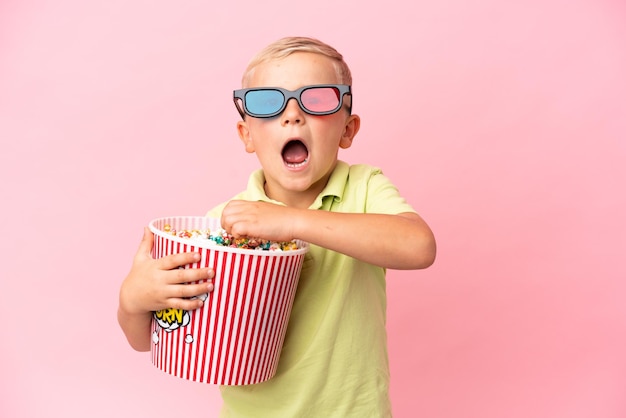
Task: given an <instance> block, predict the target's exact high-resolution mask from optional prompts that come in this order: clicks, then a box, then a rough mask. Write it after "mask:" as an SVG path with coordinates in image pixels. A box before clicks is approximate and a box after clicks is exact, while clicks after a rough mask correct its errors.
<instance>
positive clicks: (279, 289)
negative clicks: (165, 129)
mask: <svg viewBox="0 0 626 418" xmlns="http://www.w3.org/2000/svg"><path fill="white" fill-rule="evenodd" d="M166 225H169V226H171V228H172V229H175V230H176V231H181V230H207V229H211V230H215V229H220V224H219V219H214V218H205V217H192V216H186V217H185V216H179V217H169V218H160V219H155V220H153V221H152V222H150V225H149V227H150V230H151V231H152V232H153V233H154V234H155V242H154V247H153V249H152V253H153V257H155V258H160V257H164V256H166V255H170V254H175V253H181V252H199V253H200V254H201V259H200V261H199V262H197V263H194V264H189V265H186V266H184V267H181V268H203V267H211V268H213V270H215V278H214V279H213V283H214V290H213V292H210V293H208V294H206V295H203V296H202V298H203V299H205V301H204V305H203V306H202V308H199V309H196V310H194V311H184V310H181V309H165V310H162V311H158V312H154V314H153V318H152V324H151V335H152V344H151V358H152V363H153V364H154V365H155V366H156V367H157V368H159V369H161V370H162V371H164V372H166V373H169V374H171V375H174V376H178V377H180V378H183V379H187V380H191V381H195V382H203V383H210V384H219V385H250V384H255V383H260V382H264V381H266V380H269V379H271V378H272V377H273V376H274V374H275V373H276V368H277V366H278V359H279V357H280V351H281V348H282V345H283V341H284V338H285V331H286V329H287V323H288V321H289V314H290V313H291V307H292V304H293V299H294V296H295V292H296V287H297V285H298V279H299V277H300V271H301V269H302V263H303V261H304V255H305V253H306V252H307V251H308V244H307V243H305V242H302V241H296V243H297V245H298V249H294V250H288V251H263V250H258V249H257V250H255V249H242V248H232V247H227V246H220V245H217V244H215V243H214V242H212V241H210V240H208V239H189V238H181V237H178V236H175V235H172V233H171V232H166V231H164V230H165V229H167V228H166Z"/></svg>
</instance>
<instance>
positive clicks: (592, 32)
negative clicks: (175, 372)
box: [0, 0, 626, 418]
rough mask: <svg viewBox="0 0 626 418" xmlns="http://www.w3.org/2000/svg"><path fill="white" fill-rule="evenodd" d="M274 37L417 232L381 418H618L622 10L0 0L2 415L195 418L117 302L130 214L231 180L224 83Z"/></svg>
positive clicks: (191, 202)
mask: <svg viewBox="0 0 626 418" xmlns="http://www.w3.org/2000/svg"><path fill="white" fill-rule="evenodd" d="M292 34H299V35H309V36H315V37H319V38H320V39H322V40H324V41H326V42H329V43H330V44H332V45H334V46H336V47H337V48H338V49H339V50H340V51H342V52H343V53H344V55H345V58H346V60H347V61H348V63H349V65H350V66H351V68H352V70H353V73H354V78H355V81H354V91H355V112H357V113H359V114H360V115H361V117H362V119H363V123H362V130H361V132H360V133H359V135H358V137H357V140H356V141H355V143H354V145H353V148H352V149H349V150H347V151H345V152H342V153H341V154H340V155H341V157H342V158H343V159H345V160H347V161H349V162H352V163H356V162H365V163H370V164H375V165H378V166H380V167H382V168H383V169H384V171H385V172H386V173H387V175H388V176H389V177H391V178H392V179H393V180H394V181H395V182H396V183H397V185H398V186H399V188H400V190H401V191H402V192H403V193H404V194H405V195H406V197H407V198H408V200H409V201H410V202H411V203H412V204H414V206H415V207H416V208H417V209H418V210H419V211H420V212H421V214H422V215H423V216H424V217H425V218H426V219H427V220H428V222H429V223H430V225H431V226H432V228H433V229H434V231H435V233H436V235H437V238H438V244H439V255H438V260H437V262H436V264H435V265H434V266H433V267H432V268H430V269H428V270H425V271H417V272H397V271H390V272H389V275H388V283H389V284H388V290H389V325H388V329H389V350H390V355H391V367H392V401H393V404H394V410H395V415H396V416H397V417H429V418H439V417H441V418H453V417H455V418H456V417H481V418H496V417H508V418H515V417H520V418H521V417H546V418H547V417H581V418H582V417H611V418H612V417H615V418H617V417H624V416H626V397H624V393H625V391H626V355H625V354H624V353H625V352H626V303H624V295H625V292H626V281H625V280H624V279H626V267H625V264H624V253H625V249H626V238H625V237H626V221H625V217H624V212H625V209H626V202H625V200H626V197H625V196H626V193H625V192H624V189H625V182H626V163H625V157H626V108H625V100H624V98H625V97H626V82H625V77H624V74H626V47H625V45H626V5H625V4H624V2H623V1H621V0H567V1H566V0H528V1H523V2H522V1H519V2H502V1H499V0H477V1H474V2H467V1H463V0H449V1H443V2H439V1H428V2H426V1H422V2H415V1H403V2H399V1H394V0H392V1H390V2H388V1H387V2H383V3H381V2H363V1H330V0H322V1H321V2H316V6H315V7H313V6H312V5H311V4H310V3H302V2H300V3H298V2H296V3H294V2H290V1H280V0H268V1H263V2H258V1H250V0H244V1H240V2H236V1H233V2H219V3H218V2H208V1H205V2H200V1H183V2H175V1H159V0H157V1H120V0H114V1H107V2H86V1H79V0H71V1H54V2H47V1H35V0H30V1H22V0H3V1H2V2H0V138H1V141H2V142H1V144H2V149H1V151H0V174H1V180H2V181H1V182H0V196H1V199H2V208H1V209H0V210H1V211H2V212H1V215H2V216H1V219H2V222H3V225H4V234H3V239H2V240H1V241H0V257H1V258H2V259H1V266H2V277H1V280H0V312H2V321H1V324H2V325H1V327H0V341H1V344H0V385H1V386H0V416H2V417H42V416H52V417H70V418H73V417H110V416H115V417H131V416H133V417H150V418H154V417H159V416H175V414H176V416H206V417H213V416H216V414H217V411H218V409H219V405H220V403H221V401H220V399H219V395H218V392H217V390H216V388H215V387H214V386H210V385H202V384H197V383H190V382H186V381H183V380H181V379H178V378H174V377H170V376H167V375H166V374H164V373H163V372H161V371H159V370H157V369H156V368H155V367H154V366H152V365H151V363H150V361H149V356H148V354H146V353H136V352H134V351H132V350H131V349H130V347H129V346H128V345H127V344H126V342H125V340H124V337H123V335H122V333H121V331H120V330H119V328H118V326H117V323H116V318H115V311H116V307H117V293H118V288H119V284H120V282H121V280H122V279H123V277H124V276H125V274H126V273H127V271H128V269H129V267H130V263H131V258H132V256H133V254H134V252H135V249H136V247H137V245H138V243H139V240H140V237H141V234H142V227H143V226H144V225H145V224H147V223H148V221H149V220H150V219H152V218H155V217H160V216H167V215H194V214H203V213H204V212H205V211H206V210H207V209H208V208H209V207H211V206H213V205H214V204H217V203H219V202H221V201H223V200H225V199H227V198H229V197H230V196H231V195H232V194H233V193H235V192H237V191H239V190H240V189H242V188H243V187H245V182H246V179H247V176H248V173H249V172H250V171H251V170H253V169H255V168H256V167H257V161H256V159H255V157H254V156H251V155H247V154H245V152H244V150H243V146H242V145H241V144H240V142H239V140H238V139H237V137H236V133H235V128H234V127H235V123H236V121H237V117H238V115H237V112H236V111H235V108H234V106H233V105H232V100H231V95H232V90H233V89H234V88H237V87H238V86H239V80H240V76H241V73H242V71H243V69H244V67H245V65H246V63H247V61H248V60H249V59H250V58H251V56H252V55H253V54H254V53H255V52H256V51H257V50H258V49H260V48H261V47H263V46H265V45H266V44H267V43H269V42H270V41H273V40H275V39H277V38H279V37H282V36H285V35H292ZM398 245H410V243H406V242H399V243H398ZM364 349H365V347H364Z"/></svg>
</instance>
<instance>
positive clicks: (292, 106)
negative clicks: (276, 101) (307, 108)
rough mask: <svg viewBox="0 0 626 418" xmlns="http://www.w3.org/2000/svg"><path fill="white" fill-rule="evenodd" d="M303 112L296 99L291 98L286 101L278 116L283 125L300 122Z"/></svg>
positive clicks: (302, 118)
mask: <svg viewBox="0 0 626 418" xmlns="http://www.w3.org/2000/svg"><path fill="white" fill-rule="evenodd" d="M303 113H304V112H303V111H302V109H301V108H300V105H299V104H298V101H297V100H296V99H294V98H291V99H289V100H288V101H287V106H286V107H285V110H284V111H283V113H282V115H281V116H280V117H281V122H282V124H283V125H288V124H293V123H302V121H303V120H304V114H303Z"/></svg>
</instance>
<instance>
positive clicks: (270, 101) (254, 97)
mask: <svg viewBox="0 0 626 418" xmlns="http://www.w3.org/2000/svg"><path fill="white" fill-rule="evenodd" d="M284 102H285V97H284V96H283V94H282V93H281V92H280V91H278V90H253V91H249V92H247V93H246V99H245V106H246V109H247V110H248V112H250V113H253V114H256V115H271V114H272V113H275V112H278V111H279V110H280V108H281V107H282V106H283V103H284Z"/></svg>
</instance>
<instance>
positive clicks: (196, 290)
mask: <svg viewBox="0 0 626 418" xmlns="http://www.w3.org/2000/svg"><path fill="white" fill-rule="evenodd" d="M153 243H154V235H153V234H152V232H150V230H149V229H148V228H145V229H144V235H143V238H142V240H141V243H140V244H139V249H138V250H137V253H136V254H135V257H134V259H133V264H132V267H131V269H130V272H129V273H128V276H126V278H125V279H124V281H123V282H122V286H121V287H120V300H119V307H118V309H117V320H118V322H119V324H120V327H121V328H122V331H124V334H125V335H126V338H127V339H128V342H129V344H130V345H131V346H132V347H133V348H134V349H135V350H137V351H148V350H150V322H151V320H152V312H153V311H158V310H161V309H166V308H176V309H184V310H193V309H197V308H199V307H201V306H202V303H203V302H202V300H200V299H193V300H190V299H188V298H190V297H193V296H198V295H201V294H203V293H207V292H211V291H213V283H212V279H213V277H214V272H213V270H211V269H207V268H203V269H179V268H178V267H180V266H184V265H186V264H191V263H194V262H197V261H199V257H200V255H199V254H198V253H181V254H173V255H170V256H167V257H163V258H160V259H158V260H155V259H153V258H152V256H151V254H150V253H151V250H152V245H153ZM205 279H206V280H207V282H204V283H200V284H191V282H195V281H198V280H205Z"/></svg>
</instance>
